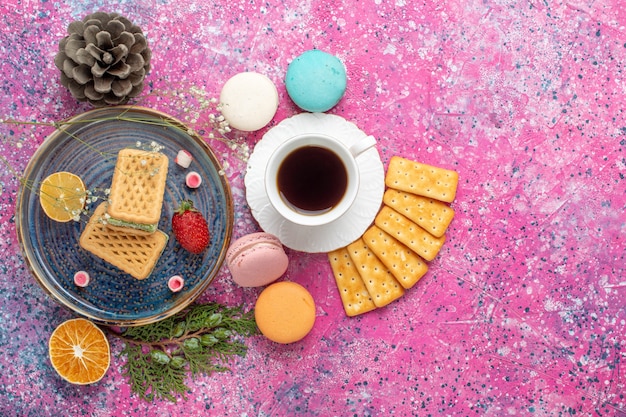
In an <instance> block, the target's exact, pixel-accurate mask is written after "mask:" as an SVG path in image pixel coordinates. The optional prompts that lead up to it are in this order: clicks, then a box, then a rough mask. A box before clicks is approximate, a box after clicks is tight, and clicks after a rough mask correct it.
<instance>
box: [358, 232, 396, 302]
mask: <svg viewBox="0 0 626 417" xmlns="http://www.w3.org/2000/svg"><path fill="white" fill-rule="evenodd" d="M347 248H348V253H349V255H350V259H352V261H353V262H354V265H355V266H356V268H357V270H358V271H359V274H360V275H361V278H363V282H364V283H365V287H366V288H367V291H368V292H369V293H370V295H371V296H372V300H373V301H374V304H376V307H383V306H386V305H387V304H389V303H391V302H392V301H394V300H397V299H398V298H400V297H402V295H404V287H402V285H400V283H399V282H398V281H397V280H396V279H395V278H394V277H393V275H392V274H391V272H389V270H388V269H387V267H385V265H384V264H383V263H382V262H381V261H380V259H378V258H377V257H376V255H374V253H373V252H372V251H371V250H370V249H369V248H368V247H367V245H366V244H365V241H364V240H363V238H359V239H358V240H356V241H355V242H353V243H351V244H349V245H348V247H347Z"/></svg>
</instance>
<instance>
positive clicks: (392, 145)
mask: <svg viewBox="0 0 626 417" xmlns="http://www.w3.org/2000/svg"><path fill="white" fill-rule="evenodd" d="M96 10H105V11H110V12H112V11H116V12H120V13H122V14H124V15H125V16H127V17H129V18H130V19H131V20H133V21H134V22H135V23H136V24H138V25H139V26H141V27H142V28H143V30H144V31H145V33H146V34H147V37H148V40H149V44H150V47H151V48H152V50H153V55H154V56H153V60H152V71H151V72H150V73H149V75H148V77H147V80H146V81H147V82H148V83H149V84H148V86H147V88H146V90H144V93H143V94H142V97H141V98H140V99H139V100H138V101H137V103H139V104H142V105H146V106H150V107H153V108H156V109H159V110H162V111H165V112H168V113H170V114H172V115H173V116H176V117H179V118H181V119H185V120H186V121H188V122H189V123H190V124H191V125H192V126H193V127H194V128H196V129H198V130H202V129H205V128H206V127H207V120H208V118H207V116H208V112H204V111H203V112H200V114H199V115H197V116H196V115H194V114H193V110H191V111H190V110H188V109H187V110H186V107H188V106H189V107H190V108H191V109H193V108H194V107H197V106H199V105H201V104H202V103H200V104H198V102H197V101H196V100H195V98H194V94H193V93H192V90H196V91H200V92H203V93H206V97H207V98H210V97H217V96H218V95H219V91H220V89H221V86H222V85H223V83H224V82H225V81H226V80H227V79H228V78H229V77H230V76H232V75H234V74H236V73H238V72H241V71H257V72H261V73H263V74H266V75H267V76H269V77H270V78H271V79H272V80H273V81H274V82H275V83H276V85H277V87H278V89H279V93H280V106H279V110H278V113H277V114H276V117H275V118H274V120H273V121H272V124H271V125H270V127H271V126H272V125H275V124H276V123H278V122H280V121H281V120H283V119H284V118H286V117H289V116H291V115H294V114H297V113H299V112H300V110H298V109H297V108H296V107H295V106H294V105H293V103H292V102H291V101H290V100H289V97H288V96H287V94H286V90H285V87H284V81H283V78H284V75H285V72H286V68H287V65H288V64H289V62H290V60H291V59H293V58H294V57H295V56H297V55H298V54H300V53H301V52H303V51H305V50H307V49H310V48H319V49H322V50H324V51H327V52H330V53H333V54H335V55H337V56H338V57H339V58H340V59H341V60H342V61H343V62H344V63H345V65H346V67H347V71H348V91H347V93H346V96H345V97H344V99H343V100H342V101H341V102H340V103H339V105H338V106H337V107H335V108H334V109H332V110H331V111H330V113H333V114H338V115H340V116H343V117H344V118H346V119H348V120H350V121H353V122H354V123H356V124H357V125H358V126H359V127H360V128H362V129H363V130H365V131H366V132H367V133H368V134H371V135H374V136H376V137H377V138H378V139H379V151H380V154H381V157H382V159H383V162H384V163H385V166H386V164H387V163H388V161H389V158H390V157H391V156H393V155H401V156H404V157H407V158H412V159H415V160H418V161H421V162H425V163H429V164H433V165H437V166H441V167H446V168H450V169H454V170H456V171H458V172H459V174H460V183H459V192H458V194H457V198H456V200H455V202H454V203H453V205H452V206H453V207H454V208H455V210H456V213H457V214H456V217H455V219H454V221H453V223H452V225H451V227H450V229H449V232H448V241H447V242H446V244H445V246H444V248H443V250H442V251H441V252H440V255H439V256H438V257H437V258H436V259H435V260H434V261H433V262H432V263H431V267H430V271H429V272H428V274H427V275H426V276H425V277H424V278H422V280H421V281H420V282H419V283H418V284H417V285H416V286H415V287H414V288H412V289H411V290H410V291H408V292H407V294H406V295H405V296H404V297H403V298H402V299H400V300H399V301H397V302H394V303H393V304H391V305H389V306H388V307H386V308H384V309H380V310H377V311H375V312H371V313H368V314H367V315H364V316H362V317H358V318H347V317H346V316H345V315H344V313H343V310H342V307H341V304H340V300H339V296H338V293H337V290H336V288H335V285H334V280H333V278H332V275H331V272H330V267H329V265H328V262H327V260H326V257H325V255H323V254H305V253H296V252H294V251H290V253H289V255H290V260H291V263H290V267H289V270H288V272H287V274H286V276H285V278H284V279H288V280H292V281H296V282H299V283H301V284H303V285H304V286H306V287H307V288H308V289H309V290H310V292H311V293H312V295H313V296H314V298H315V300H316V303H317V319H316V324H315V327H314V329H313V331H312V332H311V333H310V335H309V336H307V338H305V339H304V340H303V341H301V342H299V343H295V344H292V345H288V346H279V345H276V344H273V343H271V342H268V341H267V340H265V339H263V338H262V337H255V338H252V339H250V340H249V342H248V345H249V348H250V349H249V353H248V355H247V357H245V358H243V359H239V360H237V361H235V362H233V363H232V373H226V374H218V375H213V376H210V377H201V378H199V379H197V380H194V381H191V380H189V381H188V383H189V385H190V387H191V392H189V393H188V401H186V402H182V401H181V402H179V403H178V404H171V403H168V402H158V401H157V402H154V403H150V404H149V403H145V402H143V401H142V400H140V399H138V398H137V397H136V396H134V395H133V394H131V392H130V390H129V386H128V384H127V381H126V380H125V379H124V378H123V377H122V376H121V375H120V367H121V364H122V363H121V361H119V360H117V359H114V360H113V362H112V366H111V369H110V370H109V372H108V374H107V375H106V376H105V377H104V379H103V380H102V381H100V382H99V383H97V384H94V385H92V386H86V387H79V386H72V385H69V384H67V383H65V382H63V381H62V380H61V379H60V378H59V377H58V376H57V375H56V373H55V372H54V370H53V369H52V367H51V366H50V363H49V360H48V357H47V341H48V338H49V335H50V333H51V332H52V329H53V328H54V327H56V326H57V325H58V324H59V323H61V322H62V321H64V320H66V319H69V318H72V317H73V314H72V313H71V312H69V311H67V310H64V309H62V308H61V307H59V306H58V305H57V304H56V303H55V302H54V301H53V300H51V299H50V298H48V297H47V296H46V294H45V293H44V292H43V290H41V289H40V288H39V286H38V285H37V284H36V283H35V280H34V278H32V277H31V276H30V274H29V272H28V271H27V270H26V267H25V264H24V261H23V259H22V257H21V254H20V252H19V249H18V245H17V239H16V235H15V227H14V211H15V210H14V202H15V196H16V193H17V189H18V180H17V178H16V175H15V174H14V173H13V172H11V171H10V170H9V169H7V168H6V167H5V166H4V165H2V168H1V170H0V187H1V188H0V259H2V261H1V265H0V313H1V315H0V352H2V355H0V415H3V416H13V415H18V416H41V415H72V416H80V415H85V416H110V415H113V416H131V415H138V416H146V415H150V416H168V415H172V416H178V415H180V416H183V415H184V416H187V415H211V416H286V415H310V416H348V415H350V416H352V415H355V416H388V415H397V416H410V415H419V416H426V415H433V416H438V415H459V416H466V415H485V416H502V415H536V416H561V415H573V414H575V415H577V416H578V415H583V416H586V415H594V416H595V415H597V416H619V415H622V416H623V415H626V397H625V393H626V370H625V367H624V363H625V362H626V338H625V332H626V309H625V306H626V303H625V302H624V299H625V298H626V276H625V273H624V272H625V269H624V264H625V261H624V253H625V244H624V233H625V227H626V215H625V214H624V210H625V202H626V180H625V179H624V176H625V175H626V161H625V158H626V155H625V149H626V146H625V143H626V117H625V114H624V109H625V108H626V100H625V99H624V92H625V91H624V89H625V83H626V68H625V63H626V29H625V26H624V25H625V24H626V5H625V4H624V2H623V1H622V0H597V1H593V0H571V1H568V2H565V3H562V2H552V1H550V2H548V1H534V0H533V1H519V2H516V1H506V0H486V1H482V0H481V1H477V0H469V1H465V0H463V1H461V0H450V1H443V2H429V1H425V2H421V1H412V0H392V1H386V0H338V1H334V2H326V1H321V0H304V1H291V0H282V1H281V0H267V1H258V0H231V1H224V0H208V1H207V0H187V1H185V2H179V1H170V0H122V1H113V0H99V1H95V0H94V1H87V0H84V1H79V0H57V1H42V2H36V1H29V0H22V1H18V0H4V1H3V2H2V5H0V20H1V23H0V27H1V28H2V29H0V30H1V32H0V51H1V53H2V60H1V61H0V73H1V78H0V87H1V88H2V94H1V95H0V118H1V119H9V118H15V119H20V120H27V121H32V120H37V121H54V120H58V119H61V118H65V117H69V116H73V115H76V114H78V113H81V112H83V111H85V110H88V109H90V108H91V107H90V106H89V105H87V104H81V103H78V102H76V101H75V100H74V99H73V98H72V97H71V95H70V94H69V92H68V91H67V90H66V89H65V88H64V87H62V86H61V85H60V83H59V72H58V70H57V69H56V68H55V67H54V64H53V57H54V55H55V53H56V50H57V45H58V41H59V39H60V38H62V37H63V36H64V35H65V30H66V27H67V25H68V24H69V23H70V22H71V21H72V20H77V19H81V18H82V17H83V16H84V15H86V14H88V13H91V12H94V11H96ZM196 95H197V94H196ZM0 129H1V130H0V134H1V135H2V140H1V141H0V154H1V155H2V156H4V157H5V158H6V159H8V160H9V161H10V162H11V165H12V168H13V169H14V170H15V171H16V172H18V173H19V172H20V171H21V170H23V169H24V167H25V166H26V164H27V162H28V160H29V158H30V156H31V155H32V153H33V152H34V149H35V148H36V147H37V145H38V144H39V143H41V142H42V141H43V139H44V138H45V136H46V135H47V134H49V133H50V131H51V130H50V129H49V128H43V127H32V128H31V127H20V126H9V125H1V126H0ZM265 131H266V129H264V130H261V131H259V132H256V133H253V134H246V135H239V134H233V135H231V138H233V139H235V138H238V137H239V136H242V138H241V139H240V142H239V145H238V146H237V147H235V149H231V148H229V147H228V146H227V145H226V144H224V143H223V142H220V141H217V140H213V139H210V138H209V137H208V135H205V137H206V139H207V141H208V142H209V144H210V145H211V146H212V147H213V148H214V149H215V150H216V152H217V153H218V155H219V156H220V158H222V159H223V160H224V161H225V168H226V172H227V175H228V178H229V179H230V181H231V186H232V191H233V194H234V197H235V202H236V207H235V209H236V222H235V227H234V237H238V236H241V235H243V234H245V233H249V232H253V231H257V230H258V225H257V224H256V222H255V220H254V219H253V218H252V216H251V214H250V211H249V209H248V207H247V205H246V202H245V190H244V186H243V171H244V169H245V158H246V153H247V152H249V151H251V150H252V149H253V148H254V145H255V143H256V142H258V140H260V138H261V137H262V135H263V133H264V132H265ZM258 293H259V290H258V289H245V290H244V289H241V288H238V287H237V286H236V285H235V284H233V283H232V281H231V280H230V277H229V275H228V272H227V270H226V269H225V268H224V269H223V270H222V272H221V274H220V276H219V278H218V279H217V280H216V281H215V282H214V284H213V285H212V286H211V287H210V288H209V289H208V290H207V291H206V293H205V294H204V295H203V296H202V298H201V300H203V301H219V302H224V303H228V304H232V305H235V304H240V303H243V304H244V305H245V306H247V307H252V306H253V305H254V301H255V299H256V296H257V295H258ZM111 345H112V350H113V354H114V355H115V354H117V353H119V351H120V350H121V349H122V344H121V343H120V342H119V341H118V340H115V339H112V340H111Z"/></svg>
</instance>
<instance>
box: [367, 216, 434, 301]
mask: <svg viewBox="0 0 626 417" xmlns="http://www.w3.org/2000/svg"><path fill="white" fill-rule="evenodd" d="M363 240H364V241H365V244H366V245H367V246H368V247H369V248H370V249H371V251H372V252H374V254H375V255H376V256H377V257H378V259H380V260H381V262H382V263H383V264H385V266H386V267H387V268H388V269H389V271H390V272H391V273H392V274H393V276H394V277H396V279H397V280H398V282H400V284H401V285H402V286H403V287H404V288H406V289H409V288H411V287H412V286H414V285H415V284H416V283H417V281H419V279H420V278H421V277H423V276H424V274H426V272H427V271H428V264H427V263H426V262H425V261H424V260H423V259H422V258H420V257H419V255H417V254H416V253H415V252H413V251H412V250H411V249H409V248H408V247H407V246H406V245H404V244H402V243H401V242H399V241H398V240H397V239H395V238H394V237H393V236H391V235H389V234H388V233H385V232H384V231H383V230H382V229H380V228H379V227H377V226H372V227H370V228H369V229H367V231H366V232H365V233H364V234H363Z"/></svg>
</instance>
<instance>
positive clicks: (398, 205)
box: [383, 188, 454, 237]
mask: <svg viewBox="0 0 626 417" xmlns="http://www.w3.org/2000/svg"><path fill="white" fill-rule="evenodd" d="M383 202H384V203H385V204H386V205H388V206H389V207H391V208H392V209H394V210H395V211H397V212H398V213H400V214H402V215H404V216H406V217H407V218H408V219H409V220H411V221H413V222H414V223H415V224H417V225H419V226H421V227H422V228H423V229H425V230H426V231H428V233H430V234H431V235H433V236H436V237H441V236H443V234H444V233H445V232H446V230H447V229H448V226H449V225H450V222H451V221H452V218H453V217H454V210H453V209H452V208H451V207H449V206H448V205H447V204H445V203H442V202H441V201H438V200H434V199H432V198H428V197H423V196H420V195H416V194H411V193H407V192H404V191H399V190H394V189H392V188H388V189H387V191H385V195H384V196H383Z"/></svg>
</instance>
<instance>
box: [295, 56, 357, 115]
mask: <svg viewBox="0 0 626 417" xmlns="http://www.w3.org/2000/svg"><path fill="white" fill-rule="evenodd" d="M346 84H347V76H346V68H345V66H344V65H343V63H342V62H341V61H340V60H339V58H337V57H336V56H334V55H331V54H329V53H326V52H322V51H320V50H317V49H312V50H309V51H306V52H304V53H303V54H302V55H299V56H298V57H297V58H295V59H294V60H293V61H292V62H291V64H289V67H288V68H287V74H286V76H285V85H286V87H287V93H288V94H289V97H291V99H292V100H293V102H294V103H295V104H296V105H297V106H298V107H300V108H301V109H303V110H306V111H310V112H325V111H327V110H330V109H332V108H333V107H334V106H335V105H336V104H337V103H339V100H341V98H342V97H343V95H344V94H345V92H346Z"/></svg>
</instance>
